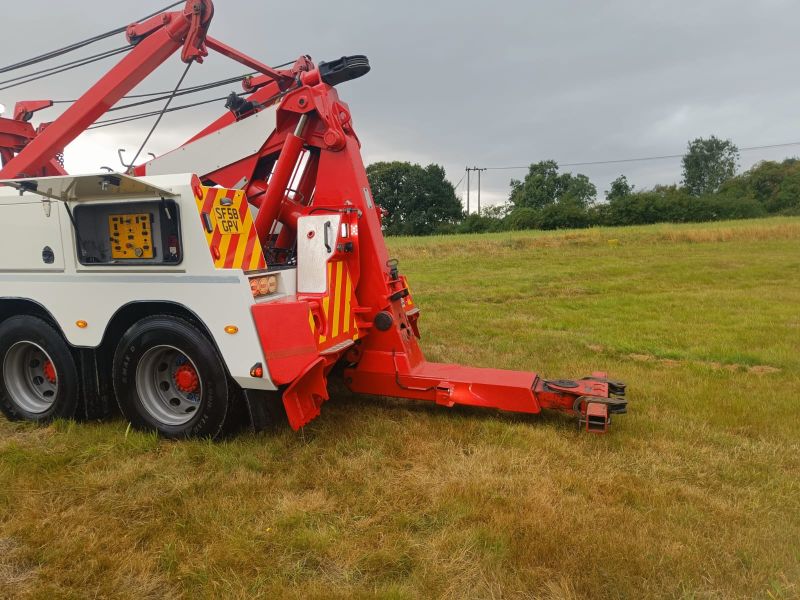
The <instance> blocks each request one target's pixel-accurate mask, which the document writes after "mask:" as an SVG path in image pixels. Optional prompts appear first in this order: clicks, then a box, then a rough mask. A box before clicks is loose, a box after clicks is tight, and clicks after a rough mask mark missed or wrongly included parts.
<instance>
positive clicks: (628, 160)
mask: <svg viewBox="0 0 800 600" xmlns="http://www.w3.org/2000/svg"><path fill="white" fill-rule="evenodd" d="M791 146H800V142H784V143H781V144H766V145H763V146H746V147H744V148H739V152H751V151H753V150H768V149H771V148H788V147H791ZM683 157H684V154H664V155H661V156H641V157H637V158H620V159H615V160H592V161H586V162H573V163H558V166H559V167H586V166H594V165H615V164H622V163H633V162H646V161H654V160H668V159H675V158H683ZM523 169H524V170H527V169H530V165H527V166H524V167H486V170H488V171H517V170H523Z"/></svg>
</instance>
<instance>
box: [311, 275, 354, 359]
mask: <svg viewBox="0 0 800 600" xmlns="http://www.w3.org/2000/svg"><path fill="white" fill-rule="evenodd" d="M354 304H355V296H354V290H353V280H352V279H351V278H350V270H349V269H348V268H347V265H346V264H345V263H344V262H342V261H338V262H329V263H328V293H327V294H326V295H325V296H323V298H322V301H321V305H322V313H323V318H324V319H325V322H326V323H327V328H326V331H324V332H318V333H319V337H318V339H317V345H318V347H319V349H320V350H326V349H328V348H332V347H334V346H338V345H339V344H341V343H342V342H345V341H349V340H357V339H358V338H359V337H360V336H359V331H358V325H357V324H356V316H355V313H354V312H353V305H354ZM309 324H310V326H311V330H312V331H315V327H314V319H313V317H312V316H311V315H310V314H309Z"/></svg>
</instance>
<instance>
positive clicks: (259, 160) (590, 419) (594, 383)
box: [0, 0, 626, 432]
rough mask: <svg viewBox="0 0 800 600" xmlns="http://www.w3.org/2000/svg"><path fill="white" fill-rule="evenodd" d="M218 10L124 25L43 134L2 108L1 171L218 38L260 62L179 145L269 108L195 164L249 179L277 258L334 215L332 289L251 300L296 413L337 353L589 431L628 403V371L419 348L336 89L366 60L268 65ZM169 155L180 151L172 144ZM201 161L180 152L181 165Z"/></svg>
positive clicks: (351, 370)
mask: <svg viewBox="0 0 800 600" xmlns="http://www.w3.org/2000/svg"><path fill="white" fill-rule="evenodd" d="M213 12H214V7H213V4H212V2H211V0H187V3H186V6H185V7H184V8H183V10H181V11H177V12H171V13H164V14H161V15H158V16H157V17H153V18H151V19H148V20H145V21H143V22H141V23H137V24H134V25H131V26H130V27H129V28H128V32H127V33H128V38H129V40H130V42H131V43H132V44H133V48H132V50H131V51H130V52H129V53H128V54H127V55H126V56H125V58H123V59H122V61H121V62H120V63H119V64H118V65H117V66H115V67H113V68H112V69H111V70H110V71H109V72H108V73H107V74H106V75H105V76H104V77H102V78H101V79H100V81H98V82H97V83H96V84H95V85H94V86H93V87H92V88H91V89H90V90H89V91H88V92H87V93H86V94H84V95H83V96H82V97H81V98H80V99H79V100H78V101H77V102H75V103H74V104H73V105H72V106H71V107H70V108H68V109H67V110H66V111H65V113H64V114H63V115H62V117H60V118H59V119H57V120H56V121H54V122H53V123H51V124H50V125H48V126H47V127H45V128H44V129H42V130H41V131H40V132H38V135H37V133H36V132H35V131H34V130H33V128H32V127H31V126H30V125H29V124H28V122H27V121H28V120H29V119H30V115H31V114H32V112H33V111H34V110H39V109H40V108H42V107H43V105H42V104H36V103H34V104H31V105H30V106H29V107H28V109H25V107H22V109H21V110H20V111H19V115H18V117H17V118H16V119H0V154H2V159H3V163H4V168H3V170H2V172H0V179H11V178H16V177H20V176H22V175H27V176H33V175H56V174H59V172H63V170H62V169H61V166H60V164H59V163H58V161H57V160H56V157H57V155H58V154H59V153H60V152H61V151H62V149H63V148H64V147H65V146H67V145H68V144H69V143H70V142H71V141H72V140H74V139H75V137H77V136H78V135H79V134H80V133H82V132H83V131H85V130H86V128H87V127H89V126H90V125H92V123H94V122H95V121H96V120H97V119H98V118H99V117H100V116H101V115H102V114H104V113H105V112H106V111H107V110H108V109H109V108H110V107H111V106H113V105H114V104H115V103H116V102H118V101H119V100H120V99H121V98H123V97H124V96H125V95H126V94H127V93H128V92H129V91H130V90H131V89H133V87H134V86H136V85H137V84H138V83H139V82H140V81H142V80H143V79H144V78H145V77H146V76H147V75H148V74H149V73H150V72H152V71H153V70H154V69H155V68H156V67H157V66H158V65H160V64H161V63H162V62H163V61H164V60H166V58H167V57H169V56H170V55H171V54H173V53H175V52H177V51H178V50H181V52H182V59H183V60H184V61H185V62H192V61H195V62H201V61H202V59H203V57H204V56H205V55H206V54H207V53H208V51H209V50H213V51H215V52H218V53H220V54H222V55H224V56H226V57H228V58H231V59H233V60H235V61H237V62H239V63H241V64H243V65H245V66H247V68H248V69H249V70H254V71H257V72H258V74H257V75H255V76H251V77H249V78H247V79H246V80H245V81H244V91H245V93H246V94H244V97H241V96H242V94H240V95H239V96H238V97H237V96H236V95H232V98H231V100H229V103H228V105H227V106H228V108H229V109H230V110H228V111H226V112H225V114H224V115H223V116H221V117H220V118H219V119H217V120H216V121H215V122H213V123H211V124H210V125H208V126H206V127H205V128H203V129H202V130H201V131H200V132H199V133H198V134H197V135H196V136H194V137H193V138H192V139H191V140H189V141H188V142H187V143H186V144H185V145H184V146H183V147H182V148H181V149H182V150H186V152H185V153H182V154H181V153H178V156H183V155H185V156H197V153H196V152H195V153H194V154H193V153H192V152H191V151H190V150H191V149H192V147H193V144H195V143H199V142H202V141H203V138H205V137H206V136H208V135H210V134H220V135H224V134H225V132H226V129H228V128H230V130H229V131H230V132H233V131H234V130H235V131H237V132H238V131H241V130H242V129H241V127H234V126H238V124H239V123H241V122H242V121H246V120H247V119H251V118H252V119H253V121H251V123H252V124H253V127H259V126H263V125H261V124H263V123H264V122H266V121H265V119H263V118H262V119H258V118H256V117H258V115H259V113H261V112H262V111H267V110H269V111H273V112H274V116H270V118H271V119H274V122H275V127H274V129H272V130H271V131H270V132H268V133H266V134H265V139H264V140H263V144H262V145H261V147H260V148H258V149H257V150H255V151H254V149H253V144H252V141H250V142H248V145H247V149H246V150H245V149H243V150H242V153H241V155H235V156H234V154H235V153H233V154H232V153H231V152H230V145H229V146H228V147H227V148H226V152H227V155H226V160H222V159H219V161H217V160H214V161H211V163H212V164H214V165H215V166H214V167H213V169H214V170H212V171H210V172H200V173H197V175H198V178H199V180H198V184H199V182H202V183H203V185H206V186H220V187H223V188H242V189H245V190H246V194H247V199H248V201H249V202H250V204H252V205H253V206H257V207H259V212H258V215H257V218H256V229H257V231H258V235H259V238H260V241H261V243H262V245H263V247H264V250H265V253H264V254H265V256H266V257H267V260H268V261H269V262H270V267H272V268H291V267H296V268H297V269H298V272H299V271H300V270H302V269H303V268H304V267H307V266H308V265H304V264H302V262H301V261H302V260H303V259H304V258H305V259H306V260H312V259H310V258H308V257H307V256H303V255H302V254H301V253H300V252H299V247H300V245H301V244H302V243H303V242H304V241H305V240H306V239H311V238H312V237H313V236H314V235H315V233H314V231H313V230H308V231H306V230H304V233H303V234H302V235H298V232H300V230H301V229H302V228H303V227H304V223H308V222H310V221H312V220H313V219H315V218H318V217H319V216H320V215H329V216H333V217H335V219H336V221H335V222H336V226H335V228H332V229H330V230H328V229H325V231H324V238H325V239H324V243H325V247H326V248H327V252H326V253H325V255H324V256H323V255H320V254H316V255H314V257H315V258H314V260H321V261H325V262H327V273H328V291H327V292H325V293H320V291H319V290H306V289H301V287H300V286H298V291H297V294H296V295H292V296H291V297H288V298H284V299H281V300H278V301H274V302H260V303H257V304H254V305H253V308H252V314H253V322H254V325H255V327H256V329H257V332H258V335H259V338H260V340H261V345H262V347H263V350H264V357H265V359H266V367H267V371H268V373H269V376H270V378H271V379H272V380H273V382H274V383H275V384H276V385H278V386H280V388H281V389H282V390H284V391H283V397H284V404H285V406H286V410H287V413H288V416H289V420H290V423H291V425H292V426H293V427H295V428H299V427H302V426H304V425H305V424H307V423H308V422H309V421H311V420H312V419H313V418H315V417H316V416H317V415H318V414H319V412H320V407H321V405H322V403H323V402H324V401H325V400H327V399H328V392H327V388H328V386H327V378H328V376H329V375H330V374H331V372H332V370H333V367H334V366H336V365H342V366H343V367H344V368H343V376H344V381H345V384H346V385H347V386H348V387H349V388H350V389H351V390H352V391H353V392H357V393H361V394H369V395H378V396H393V397H401V398H410V399H414V400H427V401H430V402H435V403H436V404H440V405H442V406H445V407H453V406H456V405H466V406H477V407H485V408H494V409H499V410H504V411H511V412H518V413H530V414H536V413H539V412H540V411H541V410H542V409H556V410H560V411H564V412H567V413H570V414H572V415H575V416H577V417H578V418H579V419H580V420H581V421H582V422H584V423H585V424H586V428H587V430H588V431H595V432H603V431H605V430H606V429H607V426H608V423H609V420H610V416H611V415H613V414H619V413H624V412H625V409H626V400H625V385H624V384H622V383H619V382H615V381H612V380H610V379H608V378H607V376H606V375H605V373H594V374H593V375H591V376H589V377H585V378H583V379H578V380H559V379H547V378H544V377H542V376H540V375H538V374H536V373H533V372H516V371H506V370H500V369H479V368H472V367H464V366H460V365H452V364H438V363H431V362H428V361H426V360H425V357H424V355H423V352H422V349H421V348H420V346H419V343H418V338H419V323H418V321H419V317H420V309H419V307H418V306H417V305H416V304H415V303H414V300H413V298H412V296H411V292H410V290H409V287H408V283H407V281H406V278H405V277H404V276H403V275H402V274H401V273H400V271H399V268H398V264H397V262H396V261H393V260H390V256H389V252H388V250H387V247H386V243H385V241H384V237H383V233H382V227H381V217H382V215H381V209H380V207H379V206H378V205H377V204H375V201H374V199H373V197H372V193H371V191H370V185H369V181H368V180H367V175H366V171H365V168H364V164H363V162H362V158H361V152H360V146H361V145H360V142H359V140H358V137H357V136H356V133H355V128H354V125H353V121H352V117H351V113H350V109H349V107H348V106H347V104H345V103H344V102H342V101H341V100H340V98H339V95H338V93H337V89H336V86H337V85H339V84H341V83H344V82H346V81H348V80H352V79H355V78H357V77H360V76H362V75H364V74H365V73H367V72H368V71H369V62H368V61H367V59H366V57H364V56H351V57H345V58H342V59H339V60H336V61H333V62H329V63H320V64H315V63H314V62H312V61H311V59H310V58H309V57H307V56H303V57H300V58H299V59H298V60H297V61H296V62H295V63H294V65H292V66H291V67H289V68H288V69H273V68H271V67H268V66H266V65H265V64H263V63H262V62H260V61H258V60H256V59H253V58H251V57H249V56H247V55H245V54H243V53H241V52H239V51H237V50H235V49H233V48H231V47H230V46H228V45H226V44H224V43H223V42H221V41H218V40H215V39H213V38H211V37H209V36H208V35H207V33H206V32H207V30H208V26H209V24H210V21H211V17H212V16H213ZM269 122H270V123H271V122H272V121H269ZM236 139H237V138H236V137H235V136H234V135H231V136H230V137H228V138H226V143H228V144H231V143H233V144H234V145H235V141H236ZM194 147H195V148H196V147H197V146H194ZM171 156H172V157H173V159H172V160H173V164H174V156H176V153H175V152H173V153H171ZM158 162H159V159H155V160H154V161H151V162H149V163H146V164H142V165H139V166H137V167H134V168H133V173H134V174H135V175H139V176H146V175H148V174H158V172H159V171H158V169H157V168H156V167H157V165H158ZM206 163H207V164H208V163H209V161H206ZM220 163H222V164H220ZM209 168H210V167H209ZM199 169H200V167H199V165H197V164H196V163H195V164H186V165H185V170H184V172H187V171H197V170H199ZM320 237H321V234H319V235H318V237H317V240H318V241H320V240H319V238H320ZM465 243H466V242H465ZM295 248H297V249H298V250H297V252H295ZM322 266H323V271H322V272H323V273H324V272H325V270H324V267H325V265H322ZM335 296H336V297H338V298H344V300H343V302H344V304H343V306H344V307H345V308H343V309H342V311H341V312H340V311H338V310H333V309H330V310H329V308H330V305H332V304H333V302H332V300H331V299H332V298H334V297H335ZM343 314H346V315H347V316H346V317H344V316H342V315H343ZM309 324H311V326H309ZM180 375H181V379H180V381H179V382H178V383H179V385H182V386H184V387H186V388H187V389H188V388H189V387H191V386H192V377H191V375H192V374H191V373H181V374H180Z"/></svg>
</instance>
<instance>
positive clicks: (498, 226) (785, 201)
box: [367, 136, 800, 235]
mask: <svg viewBox="0 0 800 600" xmlns="http://www.w3.org/2000/svg"><path fill="white" fill-rule="evenodd" d="M682 167H683V178H682V181H681V183H680V184H679V185H656V186H654V187H653V188H650V189H642V190H636V189H635V188H634V186H632V185H630V183H629V182H628V179H627V178H626V177H625V175H620V176H619V177H618V178H617V179H616V180H614V181H613V182H612V183H611V185H610V189H609V190H606V191H605V194H604V199H603V200H598V194H597V188H596V187H595V186H594V184H593V183H592V182H591V181H590V180H589V178H588V177H587V176H586V175H583V174H580V173H578V174H573V173H563V172H561V171H560V170H559V166H558V164H557V163H556V162H555V161H553V160H546V161H541V162H538V163H535V164H532V165H530V167H529V169H528V173H527V174H526V175H525V177H524V179H522V180H517V179H512V180H511V182H510V192H509V198H508V201H507V202H506V203H504V204H501V205H497V206H490V207H487V208H484V209H483V210H482V211H481V212H480V214H477V213H473V214H469V215H467V214H465V212H464V210H463V207H462V206H461V202H460V200H459V199H458V197H457V196H456V192H455V188H454V187H453V185H452V184H451V183H450V182H449V181H447V179H446V176H445V171H444V169H443V168H442V167H440V166H439V165H428V166H427V167H422V166H420V165H416V164H411V163H408V162H380V163H375V164H372V165H370V166H369V167H367V175H368V176H369V180H370V184H371V185H372V190H373V195H374V197H375V201H376V202H377V203H378V205H379V206H381V208H383V210H384V215H385V216H384V229H385V231H386V233H387V234H389V235H431V234H442V233H479V232H487V231H507V230H521V229H572V228H585V227H593V226H600V225H604V226H619V225H640V224H651V223H660V222H673V223H686V222H702V221H715V220H725V219H748V218H755V217H763V216H768V215H776V214H784V215H800V160H798V159H796V158H790V159H787V160H784V161H783V162H773V161H764V162H761V163H759V164H757V165H756V166H754V167H753V168H752V169H750V170H748V171H746V172H744V173H738V174H737V171H738V167H739V150H738V148H737V147H736V145H735V144H734V143H733V142H732V141H730V140H722V139H719V138H717V137H714V136H712V137H710V138H698V139H695V140H692V141H691V142H689V144H688V147H687V151H686V154H685V155H684V157H683V161H682Z"/></svg>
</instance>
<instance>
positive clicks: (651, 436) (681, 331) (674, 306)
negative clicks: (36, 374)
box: [0, 218, 800, 598]
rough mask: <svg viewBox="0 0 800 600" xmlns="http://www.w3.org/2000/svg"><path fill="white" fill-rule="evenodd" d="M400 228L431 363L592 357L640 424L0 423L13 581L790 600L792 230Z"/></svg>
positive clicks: (466, 414) (799, 232)
mask: <svg viewBox="0 0 800 600" xmlns="http://www.w3.org/2000/svg"><path fill="white" fill-rule="evenodd" d="M390 245H391V247H392V251H393V254H394V255H396V256H397V257H398V258H399V259H400V261H401V267H402V269H403V271H404V272H405V273H406V274H407V275H408V276H409V278H410V280H411V283H412V287H413V288H414V292H415V299H416V300H417V301H418V303H419V304H421V305H422V307H423V311H424V312H423V317H422V322H421V324H422V329H423V346H424V348H425V349H426V351H427V353H428V358H429V359H431V360H439V361H455V362H466V363H470V364H474V365H478V366H487V367H488V366H491V367H505V368H520V369H535V370H538V371H539V372H541V373H542V374H544V375H545V376H550V377H556V376H582V375H588V374H589V373H591V371H592V370H597V369H602V370H607V371H609V372H610V373H611V374H613V376H614V377H616V378H621V379H624V380H626V381H627V382H628V383H629V397H630V400H631V405H630V414H628V415H625V416H623V417H620V418H618V419H617V420H615V422H614V428H613V431H612V433H611V434H610V435H607V436H591V435H587V434H579V433H577V432H576V428H575V425H574V423H573V422H572V421H570V420H569V419H567V418H565V417H563V416H561V415H556V414H548V415H544V416H542V417H538V418H527V417H515V416H508V415H501V414H497V413H492V412H476V411H448V410H446V409H442V408H435V407H428V406H422V405H418V404H412V403H407V402H403V401H397V400H387V399H360V398H350V397H348V396H347V395H346V394H343V393H338V394H335V397H334V400H332V401H331V402H330V403H329V404H328V405H326V407H325V408H324V410H323V415H322V417H321V418H319V419H318V420H317V421H315V422H314V423H312V424H311V425H310V426H309V427H307V428H306V429H305V431H304V432H303V433H302V434H295V433H293V432H291V431H290V430H288V429H283V430H280V431H277V432H267V433H262V434H259V435H242V436H240V437H238V438H235V439H232V440H229V441H226V442H221V443H207V442H200V441H198V442H186V443H169V442H165V441H160V440H158V439H157V438H156V437H154V436H151V435H143V434H139V433H135V432H126V426H125V424H124V423H122V422H119V421H117V422H111V423H105V424H73V423H59V424H56V425H53V426H51V427H48V428H36V427H31V426H27V425H21V424H10V423H7V422H5V421H2V422H0V597H21V598H28V597H32V598H54V597H74V598H85V597H120V598H173V597H175V598H177V597H187V598H221V597H239V598H248V597H253V596H263V597H280V598H346V597H357V598H371V597H379V598H429V597H444V598H468V597H469V598H528V597H541V598H647V597H670V598H751V597H755V598H798V597H800V219H797V218H794V219H788V218H787V219H769V220H760V221H742V222H735V223H719V224H706V225H689V226H672V225H663V226H653V227H640V228H630V229H598V230H590V231H580V232H556V233H538V232H537V233H534V232H531V233H515V234H502V235H482V236H463V237H447V238H436V239H433V238H432V239H394V240H391V242H390Z"/></svg>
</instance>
